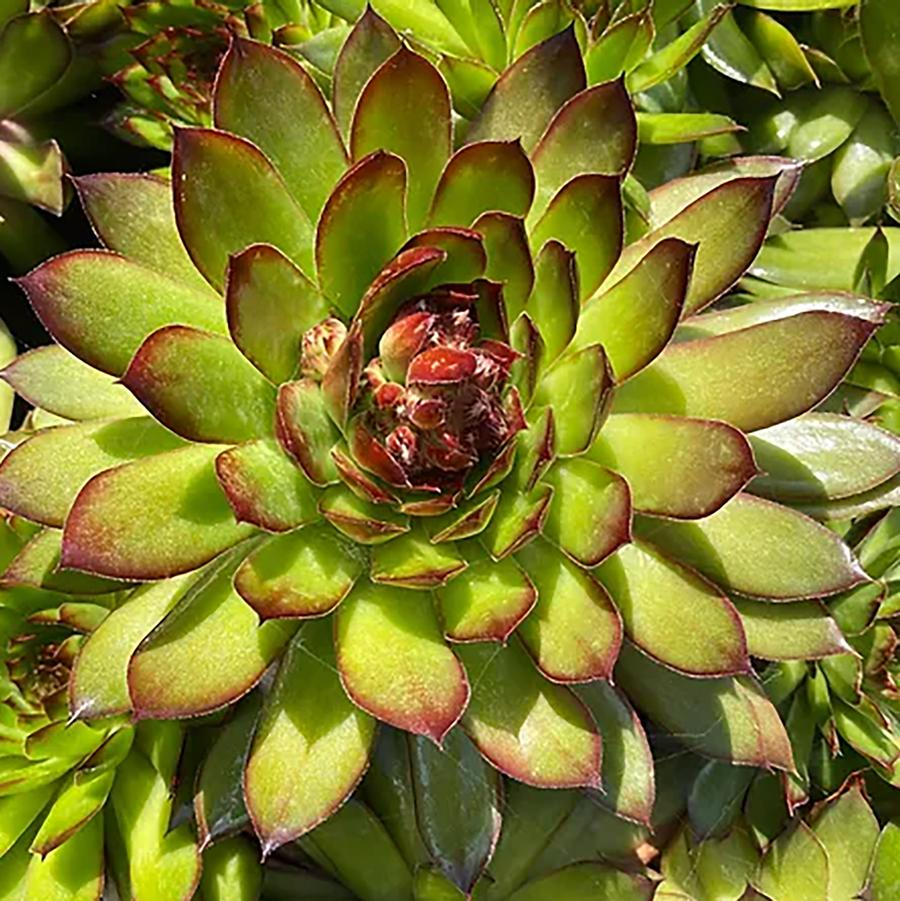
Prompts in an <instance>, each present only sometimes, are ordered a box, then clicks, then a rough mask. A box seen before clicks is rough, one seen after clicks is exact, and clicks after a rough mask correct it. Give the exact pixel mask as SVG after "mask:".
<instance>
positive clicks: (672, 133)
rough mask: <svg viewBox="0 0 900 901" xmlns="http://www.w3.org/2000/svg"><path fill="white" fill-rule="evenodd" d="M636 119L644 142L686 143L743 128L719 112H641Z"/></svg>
mask: <svg viewBox="0 0 900 901" xmlns="http://www.w3.org/2000/svg"><path fill="white" fill-rule="evenodd" d="M637 123H638V136H639V138H640V141H641V143H642V144H687V143H689V142H691V141H702V140H703V139H704V138H709V137H713V136H715V135H723V134H732V133H734V132H736V131H740V130H741V126H740V125H738V124H737V122H735V121H734V120H733V119H731V118H729V117H728V116H723V115H722V114H720V113H638V114H637Z"/></svg>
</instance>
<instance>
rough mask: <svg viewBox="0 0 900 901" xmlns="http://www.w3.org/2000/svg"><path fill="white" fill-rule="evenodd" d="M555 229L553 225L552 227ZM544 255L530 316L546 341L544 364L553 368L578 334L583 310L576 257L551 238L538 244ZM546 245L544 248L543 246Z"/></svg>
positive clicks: (530, 302)
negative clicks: (579, 320) (580, 313)
mask: <svg viewBox="0 0 900 901" xmlns="http://www.w3.org/2000/svg"><path fill="white" fill-rule="evenodd" d="M550 224H551V226H552V224H553V223H552V222H551V223H550ZM535 245H536V246H539V247H541V252H540V253H539V254H538V258H537V261H536V265H535V281H534V288H533V290H532V292H531V296H530V297H529V298H528V305H527V307H528V315H529V316H530V317H531V319H532V321H533V322H534V324H535V325H536V326H537V327H538V331H539V332H540V333H541V338H543V340H544V354H543V356H542V358H541V361H540V362H541V364H543V365H549V364H550V363H552V362H553V361H554V360H555V359H556V358H557V357H558V356H559V355H560V354H561V353H562V352H563V351H564V350H565V349H566V347H568V345H569V342H570V341H571V340H572V337H573V335H574V334H575V327H576V325H577V323H578V313H579V310H580V307H581V304H580V303H579V292H578V270H577V268H576V265H575V253H574V252H573V251H572V250H571V249H567V248H566V247H564V246H563V245H562V244H561V243H560V242H559V241H557V240H555V239H553V238H551V239H550V240H548V241H547V243H546V244H545V243H544V238H543V237H538V238H536V240H535ZM542 245H543V246H542Z"/></svg>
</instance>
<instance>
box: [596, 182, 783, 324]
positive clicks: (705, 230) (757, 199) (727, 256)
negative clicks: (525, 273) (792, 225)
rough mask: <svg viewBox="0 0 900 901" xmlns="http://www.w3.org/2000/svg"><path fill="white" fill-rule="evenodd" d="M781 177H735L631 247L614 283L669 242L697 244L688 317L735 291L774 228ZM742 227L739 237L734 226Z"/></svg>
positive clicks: (624, 254)
mask: <svg viewBox="0 0 900 901" xmlns="http://www.w3.org/2000/svg"><path fill="white" fill-rule="evenodd" d="M777 178H778V176H769V177H761V178H750V177H748V178H734V179H732V180H730V181H727V182H725V183H724V184H722V185H719V186H718V187H715V188H713V189H712V190H711V191H709V192H707V193H706V194H704V195H702V196H701V197H700V198H699V199H697V200H695V201H694V202H693V203H691V204H689V205H688V206H687V207H685V208H684V209H683V210H681V211H680V212H679V213H677V214H676V215H674V216H673V217H672V218H671V219H669V220H668V221H667V222H666V223H664V224H663V225H661V226H660V227H658V228H657V229H655V230H654V231H652V232H650V234H648V235H646V236H645V237H643V238H641V240H640V241H636V242H635V243H634V244H631V245H629V246H628V248H626V250H625V251H624V253H623V254H622V256H621V257H620V258H619V262H618V264H617V265H616V268H615V269H614V270H613V272H612V275H611V276H610V281H611V282H612V281H614V280H618V279H619V278H620V277H621V276H623V275H625V274H626V273H627V272H629V271H630V270H631V269H632V267H633V266H634V264H635V263H636V262H637V260H639V259H640V258H641V257H643V256H644V255H645V254H646V253H647V251H648V250H649V249H650V248H651V247H653V246H655V245H656V244H658V243H659V242H660V241H661V240H663V239H664V238H680V239H681V240H682V241H686V242H688V243H689V244H695V243H696V244H698V245H699V246H698V248H697V256H696V259H695V262H694V272H693V277H692V278H691V285H690V289H689V290H688V296H687V299H686V301H685V306H684V308H685V312H686V313H694V312H697V311H698V310H699V309H701V308H702V307H705V306H706V305H707V304H709V303H712V301H714V300H715V299H716V298H717V297H719V296H720V295H722V294H723V293H724V292H725V291H726V290H727V289H728V288H730V287H731V286H732V285H733V284H734V283H735V282H736V281H737V280H738V278H740V276H741V275H743V274H744V272H745V271H746V270H747V267H748V266H749V265H750V263H751V262H753V258H754V257H755V256H756V254H757V252H758V251H759V248H760V247H761V246H762V242H763V239H764V238H765V236H766V231H767V229H768V226H769V219H770V217H771V214H772V203H773V197H774V191H775V183H776V180H777ZM735 222H741V223H742V227H741V230H740V234H735V231H734V223H735Z"/></svg>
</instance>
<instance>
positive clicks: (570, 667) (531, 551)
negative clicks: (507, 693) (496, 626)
mask: <svg viewBox="0 0 900 901" xmlns="http://www.w3.org/2000/svg"><path fill="white" fill-rule="evenodd" d="M516 560H517V562H518V563H520V564H521V566H522V568H523V569H524V570H525V572H526V573H527V574H528V576H529V577H530V579H531V581H532V582H533V584H534V585H535V587H536V588H537V592H538V600H537V604H536V605H535V607H534V610H532V611H531V613H530V614H529V615H528V617H526V618H525V620H524V621H523V622H522V624H521V625H520V626H519V628H518V635H519V637H520V638H521V639H522V642H523V644H524V645H525V648H526V650H527V651H528V652H529V653H530V654H531V656H532V657H533V658H534V660H535V663H536V664H537V667H538V669H539V670H540V671H541V672H542V673H543V674H544V675H545V676H546V677H547V678H548V679H550V680H552V681H553V682H584V681H587V680H589V679H609V678H610V676H611V675H612V669H613V665H614V664H615V661H616V656H617V654H618V652H619V647H620V645H621V643H622V622H621V619H620V617H619V614H618V612H617V611H616V608H615V607H614V606H613V604H612V602H611V600H610V598H609V595H607V593H606V591H605V590H604V589H603V586H602V585H600V584H599V583H598V582H597V581H596V580H595V579H593V578H592V577H591V576H590V575H588V574H587V573H586V572H585V571H584V570H582V569H581V568H580V567H579V566H576V565H575V564H574V563H571V562H570V561H569V560H568V559H567V558H566V557H564V556H563V555H562V554H561V553H560V552H559V551H558V550H557V549H556V548H554V547H553V546H552V545H550V544H548V543H547V542H545V541H541V540H540V539H536V540H534V541H532V542H531V543H530V544H529V545H527V546H526V547H525V548H523V549H522V550H520V551H519V552H518V553H517V554H516Z"/></svg>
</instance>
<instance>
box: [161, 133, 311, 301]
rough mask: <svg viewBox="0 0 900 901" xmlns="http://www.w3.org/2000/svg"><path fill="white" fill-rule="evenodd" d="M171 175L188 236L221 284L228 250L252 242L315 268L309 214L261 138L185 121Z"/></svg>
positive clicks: (191, 248)
mask: <svg viewBox="0 0 900 901" xmlns="http://www.w3.org/2000/svg"><path fill="white" fill-rule="evenodd" d="M172 183H173V185H174V187H175V218H176V221H177V222H178V231H179V234H180V235H181V240H182V241H184V246H185V247H186V248H187V251H188V253H189V254H190V256H191V259H192V260H193V261H194V265H195V266H196V267H197V268H198V269H199V270H200V272H201V273H203V275H204V277H205V278H206V280H207V281H208V282H209V283H210V284H211V285H212V286H213V287H214V288H216V290H221V289H222V286H223V284H224V281H225V269H226V266H227V264H228V258H229V256H231V254H234V253H238V252H239V251H241V250H244V249H245V248H247V247H249V246H250V245H251V244H272V245H273V246H275V247H277V248H278V249H279V250H281V251H283V252H284V254H285V255H286V256H288V257H289V258H290V259H292V260H293V261H294V262H295V263H296V264H297V265H298V266H299V267H300V268H301V269H302V270H303V271H304V272H305V273H307V274H312V272H313V256H312V249H313V231H312V225H311V224H310V220H309V219H308V218H307V216H306V214H305V213H304V212H303V210H302V208H301V207H300V206H299V205H298V204H297V202H296V201H295V200H294V198H293V196H292V195H291V194H290V192H289V191H288V188H287V186H286V185H285V183H284V180H283V179H282V177H281V176H280V175H279V174H278V172H277V171H276V170H275V168H274V167H273V166H272V163H270V162H269V160H268V159H267V158H266V157H265V155H264V154H263V153H262V151H261V150H259V148H258V147H256V146H255V145H254V144H251V143H250V142H249V141H245V140H244V139H243V138H240V137H237V136H236V135H231V134H228V133H227V132H223V131H214V130H212V129H206V128H180V129H178V130H177V131H176V133H175V147H174V150H173V156H172ZM248 196H252V197H253V203H252V204H248V203H247V197H248ZM210 222H215V223H216V227H215V228H210V227H209V223H210Z"/></svg>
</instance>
